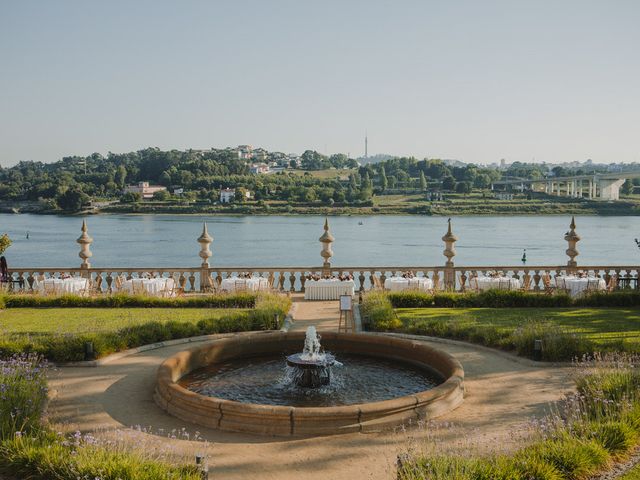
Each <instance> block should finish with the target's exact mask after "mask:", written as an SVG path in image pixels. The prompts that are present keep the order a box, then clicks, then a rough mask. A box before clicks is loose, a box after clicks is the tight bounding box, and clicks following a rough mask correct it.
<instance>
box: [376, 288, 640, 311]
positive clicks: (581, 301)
mask: <svg viewBox="0 0 640 480" xmlns="http://www.w3.org/2000/svg"><path fill="white" fill-rule="evenodd" d="M386 295H387V297H388V298H389V300H390V301H391V304H392V305H393V307H394V308H430V307H438V308H443V307H444V308H483V307H485V308H562V307H637V306H640V292H636V291H629V292H626V291H620V292H612V293H605V292H594V293H591V294H589V295H584V296H581V297H577V298H571V297H570V296H569V295H566V294H554V295H544V294H540V293H533V292H520V291H508V290H487V291H485V292H479V293H475V292H468V293H455V292H439V293H436V294H430V293H426V292H390V293H387V294H386Z"/></svg>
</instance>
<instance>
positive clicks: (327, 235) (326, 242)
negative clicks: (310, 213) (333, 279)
mask: <svg viewBox="0 0 640 480" xmlns="http://www.w3.org/2000/svg"><path fill="white" fill-rule="evenodd" d="M319 240H320V243H321V244H322V250H321V251H320V256H321V257H322V259H323V260H324V262H323V264H322V275H323V276H325V275H326V276H328V275H331V257H333V250H331V244H332V243H333V242H334V240H335V238H333V235H331V232H330V231H329V220H328V219H325V221H324V233H323V234H322V236H321V237H320V239H319Z"/></svg>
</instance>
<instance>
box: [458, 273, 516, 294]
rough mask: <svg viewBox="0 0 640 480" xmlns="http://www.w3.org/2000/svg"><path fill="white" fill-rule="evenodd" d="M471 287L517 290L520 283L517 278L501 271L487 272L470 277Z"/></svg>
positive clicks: (481, 289) (484, 289) (482, 289)
mask: <svg viewBox="0 0 640 480" xmlns="http://www.w3.org/2000/svg"><path fill="white" fill-rule="evenodd" d="M469 283H470V285H471V287H472V288H475V289H476V290H478V291H486V290H519V289H520V288H522V283H521V282H520V280H519V279H517V278H511V277H507V276H505V275H504V273H503V272H497V271H496V272H488V273H487V274H486V275H484V276H478V277H472V278H471V279H470V280H469Z"/></svg>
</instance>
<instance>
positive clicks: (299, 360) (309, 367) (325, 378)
mask: <svg viewBox="0 0 640 480" xmlns="http://www.w3.org/2000/svg"><path fill="white" fill-rule="evenodd" d="M320 349H321V346H320V336H319V335H318V333H317V332H316V327H314V326H313V325H312V326H310V327H308V328H307V333H306V336H305V339H304V348H303V349H302V353H296V354H294V355H289V356H288V357H287V365H288V366H289V367H291V368H292V372H291V379H292V381H293V383H295V384H296V385H297V386H299V387H304V388H318V387H321V386H323V385H328V384H329V382H330V381H331V366H332V365H334V364H335V357H334V356H333V355H331V354H330V353H324V352H322V353H321V352H320Z"/></svg>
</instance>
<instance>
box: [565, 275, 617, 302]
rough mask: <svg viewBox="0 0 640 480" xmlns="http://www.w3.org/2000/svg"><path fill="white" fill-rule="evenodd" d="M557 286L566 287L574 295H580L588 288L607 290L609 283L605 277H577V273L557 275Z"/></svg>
mask: <svg viewBox="0 0 640 480" xmlns="http://www.w3.org/2000/svg"><path fill="white" fill-rule="evenodd" d="M556 287H558V288H559V289H566V290H567V292H569V295H570V296H572V297H579V296H580V295H582V294H583V293H585V291H586V290H587V289H588V290H605V289H606V288H607V284H606V282H605V281H604V279H603V278H597V277H576V276H575V275H566V276H564V275H561V276H558V277H556Z"/></svg>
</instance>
